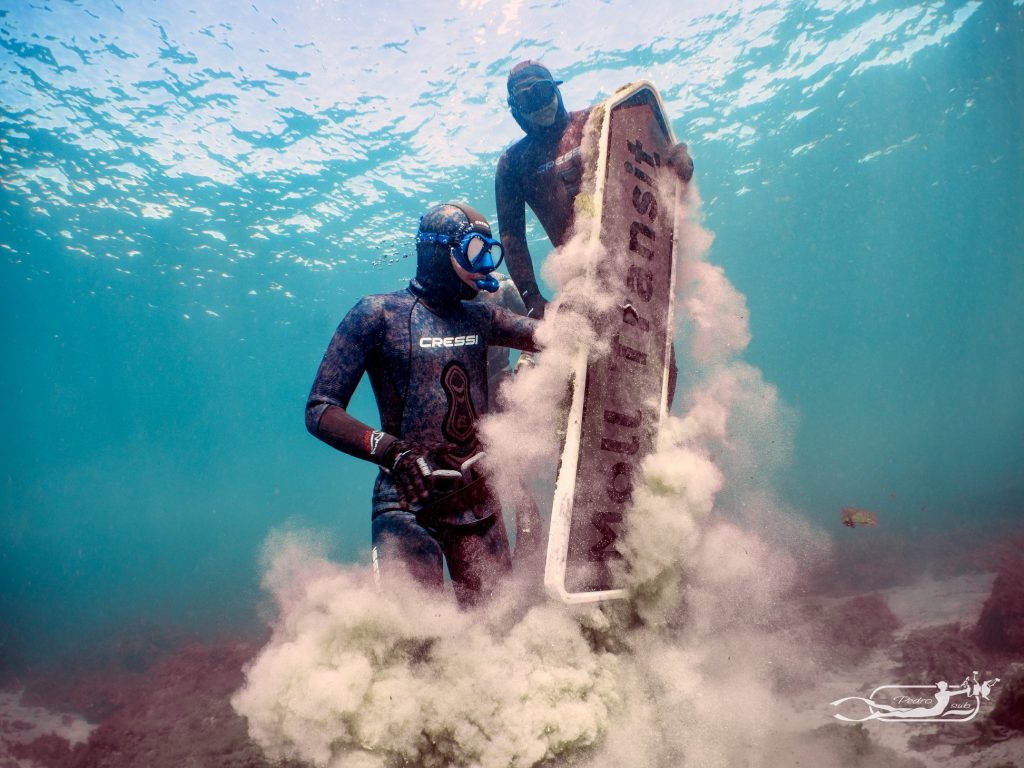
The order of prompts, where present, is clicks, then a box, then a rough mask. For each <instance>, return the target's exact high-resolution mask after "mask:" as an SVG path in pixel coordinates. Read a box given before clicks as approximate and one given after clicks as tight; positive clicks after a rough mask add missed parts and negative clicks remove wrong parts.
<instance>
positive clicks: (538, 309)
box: [519, 283, 548, 320]
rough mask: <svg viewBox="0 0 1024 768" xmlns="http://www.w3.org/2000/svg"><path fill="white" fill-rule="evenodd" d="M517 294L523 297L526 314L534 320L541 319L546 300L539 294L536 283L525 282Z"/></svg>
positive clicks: (546, 304) (546, 303)
mask: <svg viewBox="0 0 1024 768" xmlns="http://www.w3.org/2000/svg"><path fill="white" fill-rule="evenodd" d="M519 295H520V296H522V297H523V304H525V305H526V316H527V317H532V318H533V319H534V320H543V319H544V310H545V309H546V308H547V306H548V300H547V299H545V298H544V297H543V296H542V295H541V293H540V288H538V287H537V284H536V283H527V284H526V285H524V286H523V288H522V290H521V291H519Z"/></svg>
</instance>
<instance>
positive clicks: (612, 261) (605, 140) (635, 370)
mask: <svg viewBox="0 0 1024 768" xmlns="http://www.w3.org/2000/svg"><path fill="white" fill-rule="evenodd" d="M595 114H596V115H598V116H599V119H601V120H602V121H603V124H602V125H601V129H600V130H601V134H600V143H599V152H598V153H597V157H596V158H595V159H596V163H597V168H596V174H594V175H593V176H592V178H594V179H595V188H594V191H593V195H594V221H593V226H594V236H596V237H600V240H601V244H602V245H603V246H604V248H605V249H606V253H607V256H606V258H605V259H604V260H603V261H602V263H601V265H600V266H599V268H598V269H599V276H600V279H601V281H602V283H603V284H604V285H605V287H606V289H607V290H608V291H610V292H612V294H613V295H614V296H615V297H616V305H615V307H614V309H613V310H612V314H611V315H610V316H609V317H607V318H605V319H604V320H605V321H604V322H602V323H601V326H602V328H601V333H602V342H603V343H602V344H601V345H599V346H598V347H597V348H596V349H593V350H585V351H584V352H582V353H581V355H580V357H579V359H578V361H577V365H576V370H575V375H574V379H573V399H572V406H571V408H570V412H569V421H568V425H567V431H566V442H565V447H564V450H563V453H562V460H561V464H560V467H559V473H558V480H557V484H556V486H555V496H554V503H553V508H552V515H551V534H550V538H549V541H548V552H547V565H546V571H545V586H546V588H547V590H548V592H549V593H550V594H551V595H552V596H553V597H556V598H557V599H560V600H562V601H564V602H567V603H584V602H594V601H598V600H607V599H614V598H619V597H624V596H625V590H624V589H623V585H622V584H621V583H620V582H621V574H622V570H621V569H617V568H616V567H614V565H613V564H614V563H615V561H617V560H619V559H620V558H621V555H620V554H619V552H618V549H617V547H616V544H617V542H618V540H619V538H620V536H621V535H622V533H623V531H624V527H625V525H626V517H627V515H628V514H629V511H630V509H631V507H632V502H633V489H634V487H635V486H636V485H637V483H638V482H639V481H640V464H641V462H642V461H643V459H644V457H645V456H647V455H648V454H649V453H651V452H652V451H653V450H654V449H655V446H656V443H657V438H658V430H659V427H660V424H661V421H662V419H663V418H664V415H665V410H666V399H667V395H668V367H669V355H670V353H671V344H672V330H671V329H672V296H673V293H674V284H673V278H674V272H673V248H672V231H673V217H674V201H673V200H669V199H662V198H661V194H662V193H661V191H660V190H661V189H674V185H672V184H664V185H662V186H659V184H660V182H661V179H662V178H663V177H664V176H666V175H667V174H670V173H672V171H671V170H670V169H669V168H668V167H667V165H666V160H667V153H668V150H669V149H670V148H671V147H672V146H673V145H674V144H675V138H674V136H673V133H672V128H671V126H670V125H669V123H668V121H667V120H666V119H665V116H664V110H663V109H662V105H661V100H660V98H659V96H658V93H657V91H656V90H655V89H654V86H652V85H651V84H649V83H635V84H633V85H630V86H627V87H626V88H623V89H621V90H620V91H619V92H618V93H617V94H616V95H615V96H613V97H612V98H611V99H609V100H608V101H606V102H605V103H604V105H603V108H602V107H598V108H596V109H595ZM598 350H601V351H598Z"/></svg>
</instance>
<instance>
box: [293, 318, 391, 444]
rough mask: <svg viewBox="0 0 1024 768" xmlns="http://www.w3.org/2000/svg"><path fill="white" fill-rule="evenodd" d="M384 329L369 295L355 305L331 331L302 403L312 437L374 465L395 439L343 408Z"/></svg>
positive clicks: (346, 405)
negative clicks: (331, 336)
mask: <svg viewBox="0 0 1024 768" xmlns="http://www.w3.org/2000/svg"><path fill="white" fill-rule="evenodd" d="M382 329H383V315H382V313H381V312H380V311H379V309H378V308H376V307H375V305H374V304H373V302H372V301H371V300H370V299H369V298H366V299H363V300H362V301H360V302H359V303H358V304H356V306H355V307H353V308H352V310H351V311H350V312H349V313H348V314H347V315H345V319H344V320H342V321H341V323H340V324H339V325H338V329H337V330H336V331H335V332H334V337H333V338H332V339H331V343H330V345H329V346H328V347H327V351H326V352H325V353H324V357H323V360H322V361H321V362H320V368H319V369H318V370H317V373H316V379H314V381H313V387H312V389H311V390H310V392H309V398H308V400H307V401H306V429H308V430H309V432H310V433H311V434H312V435H313V436H314V437H317V438H319V439H320V440H323V441H324V442H325V443H327V444H328V445H330V446H332V447H334V448H337V449H338V450H339V451H343V452H344V453H347V454H349V455H350V456H355V457H357V458H360V459H366V460H367V461H372V462H375V463H377V464H379V463H380V462H381V460H382V457H383V455H384V453H385V451H386V450H387V448H388V447H389V446H390V445H391V443H393V442H394V440H395V438H394V437H393V436H391V435H387V434H385V433H384V432H382V431H380V430H375V429H372V428H370V427H369V426H368V425H366V424H364V423H363V422H361V421H359V419H357V418H355V417H354V416H352V415H351V414H349V413H348V411H347V410H346V409H347V408H348V404H349V400H351V399H352V393H353V392H355V389H356V385H358V384H359V380H360V379H361V378H362V376H363V373H364V372H365V371H366V360H367V357H368V356H369V355H370V354H371V352H372V351H373V350H374V348H375V347H377V346H378V345H379V343H380V334H381V333H382Z"/></svg>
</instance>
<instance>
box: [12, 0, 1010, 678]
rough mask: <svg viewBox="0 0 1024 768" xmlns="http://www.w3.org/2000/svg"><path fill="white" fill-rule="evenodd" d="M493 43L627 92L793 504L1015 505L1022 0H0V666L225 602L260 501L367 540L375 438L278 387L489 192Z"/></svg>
mask: <svg viewBox="0 0 1024 768" xmlns="http://www.w3.org/2000/svg"><path fill="white" fill-rule="evenodd" d="M524 58H538V59H541V60H542V61H543V62H544V63H545V64H547V65H548V66H549V67H550V68H551V69H552V70H553V71H554V72H555V74H556V76H557V77H558V78H560V79H562V80H564V86H563V94H564V97H565V101H566V104H567V106H568V107H569V108H570V109H573V108H582V107H584V106H586V105H588V104H591V103H593V102H595V101H597V100H599V99H601V98H604V97H607V96H608V95H610V94H611V93H612V92H613V91H614V90H615V89H616V88H618V87H619V86H620V85H623V84H625V83H627V82H630V81H633V80H637V79H647V80H650V81H652V82H654V83H655V85H656V86H657V87H658V88H659V89H660V91H661V94H662V97H663V99H664V102H665V105H666V108H667V111H668V113H669V115H670V116H671V118H672V123H673V127H674V130H675V132H676V134H677V136H678V137H679V138H680V139H682V140H685V141H686V142H687V143H688V144H689V146H690V150H691V153H692V155H693V158H694V161H695V165H696V175H695V180H696V184H697V186H698V188H699V190H700V194H701V197H702V198H703V201H704V203H703V215H704V221H703V223H704V226H705V227H706V228H707V229H708V230H710V231H711V232H713V233H714V235H715V241H714V244H713V246H712V248H711V251H710V253H709V254H708V259H709V260H710V261H711V262H712V263H714V264H717V265H719V266H721V267H722V268H723V269H724V270H725V274H726V275H727V276H728V278H729V280H731V282H732V283H733V285H734V286H735V287H736V288H737V289H738V290H739V291H740V292H742V293H743V294H744V295H745V296H746V306H747V309H748V310H749V318H746V319H747V320H748V321H749V325H750V330H751V334H752V341H751V343H750V346H749V348H748V349H747V350H746V352H745V354H744V359H745V360H746V361H748V362H749V363H750V364H752V365H754V366H756V367H757V368H759V369H760V370H761V372H762V375H763V376H764V378H765V380H766V381H768V382H769V383H771V384H772V385H774V386H775V387H777V390H778V394H779V397H780V399H781V401H782V403H783V404H784V406H785V409H786V413H787V418H788V419H789V420H790V421H791V423H792V427H793V429H794V432H793V435H794V439H793V444H792V448H791V450H789V449H786V455H785V456H783V457H781V458H782V459H783V460H782V461H778V462H777V460H778V458H779V457H774V458H773V459H772V461H773V462H777V463H778V464H779V466H780V467H781V468H780V469H779V470H778V471H777V472H776V473H775V475H774V477H773V482H775V483H776V484H777V486H778V490H779V493H780V495H781V498H783V499H784V500H785V502H786V504H788V505H789V506H790V507H791V508H792V509H793V510H794V513H795V514H796V515H798V516H800V517H802V518H804V519H806V520H807V521H808V522H809V523H810V524H811V525H813V526H815V527H818V528H821V529H823V530H826V531H828V532H829V533H833V534H834V535H836V536H839V535H846V534H847V533H848V531H847V530H846V529H843V528H842V527H841V526H840V525H839V514H840V509H842V508H843V507H857V508H863V509H868V510H871V511H874V512H875V513H876V515H877V518H878V520H879V527H878V530H879V531H883V532H885V534H886V535H887V536H902V537H904V538H905V539H907V540H911V541H912V540H914V538H915V537H919V536H922V535H924V534H929V535H934V534H936V533H938V534H940V535H941V534H942V532H943V531H946V530H950V531H953V530H956V531H957V533H956V536H958V537H959V539H958V541H960V542H961V543H962V545H963V546H964V547H967V546H970V545H971V543H972V541H973V540H974V539H975V538H977V539H979V540H980V539H982V538H984V537H985V536H988V535H989V534H990V532H991V531H992V530H993V529H994V528H996V527H998V525H1001V524H1003V523H1004V522H1005V521H1007V520H1009V521H1013V520H1019V519H1020V517H1021V514H1022V512H1024V504H1022V499H1024V461H1022V460H1024V343H1022V341H1021V339H1022V334H1024V215H1022V212H1024V3H1022V2H1020V1H1019V0H1016V1H1011V0H982V1H981V2H976V1H965V0H949V1H948V2H919V3H909V2H891V1H877V2H876V1H872V0H818V1H817V2H796V1H793V2H786V1H785V0H775V1H773V2H757V1H756V0H747V1H746V2H726V1H725V0H722V1H721V2H716V1H713V0H701V1H700V2H678V1H674V2H669V1H668V0H654V1H652V2H589V1H587V0H557V1H555V0H538V1H537V2H530V3H525V2H521V0H505V1H503V2H496V1H492V2H488V1H487V0H461V1H460V2H452V1H451V0H444V1H441V2H430V3H427V2H401V1H399V2H387V3H382V2H363V1H362V0H352V1H350V0H344V1H342V0H338V1H337V2H323V1H319V0H306V1H305V2H289V1H287V0H255V2H251V3H250V2H246V3H235V2H224V1H223V0H212V1H211V0H207V1H205V2H202V3H199V2H173V3H172V2H154V1H146V0H116V1H115V0H67V1H65V0H0V318H2V323H3V325H2V330H0V345H2V353H0V360H2V361H3V362H2V370H3V373H2V374H0V436H2V437H0V452H2V453H0V671H2V672H5V673H6V672H16V671H17V670H18V669H20V668H21V667H23V666H25V665H28V664H31V663H35V662H39V661H42V660H46V659H54V658H58V657H60V656H61V655H62V654H65V653H68V652H70V651H72V650H74V649H75V648H80V647H83V646H87V645H90V644H94V645H103V644H104V643H110V642H113V639H114V638H118V637H122V636H124V635H125V634H126V633H127V634H130V633H131V632H133V631H137V630H138V629H139V628H140V627H145V626H161V627H166V626H172V627H179V628H181V629H182V630H183V631H189V632H198V633H200V634H201V635H205V636H209V637H214V636H218V635H230V634H231V633H232V632H234V631H236V629H237V628H238V627H246V626H250V625H252V624H257V623H259V621H260V617H261V611H262V610H263V609H264V607H265V600H264V598H263V597H261V592H260V577H261V570H262V565H261V560H260V558H261V548H262V545H263V542H264V541H265V539H266V537H267V536H268V534H269V532H271V531H273V530H282V529H284V530H288V529H310V528H311V529H314V530H318V531H320V532H322V535H323V536H324V537H326V538H327V540H328V541H329V550H330V554H331V556H332V558H333V559H335V560H337V561H342V562H367V561H368V542H369V518H370V516H369V492H370V483H371V481H372V477H373V470H372V468H371V467H369V466H368V465H364V464H361V463H360V462H357V461H355V460H351V459H348V458H347V457H344V456H342V455H341V454H339V453H337V452H335V451H333V450H331V449H330V448H328V447H326V446H325V445H323V444H322V443H320V442H318V441H316V440H314V439H313V438H312V437H311V436H310V435H309V434H308V433H307V432H306V430H305V426H304V422H303V410H304V404H305V398H306V395H307V392H308V389H309V386H310V384H311V382H312V378H313V375H314V373H315V371H316V367H317V365H318V363H319V360H320V357H321V355H322V353H323V351H324V348H325V347H326V345H327V342H328V341H329V339H330V337H331V334H332V333H333V330H334V327H335V325H336V324H337V322H338V321H339V320H340V318H341V317H342V316H343V315H344V313H345V312H346V311H347V310H348V309H349V308H350V307H351V305H352V304H353V303H354V302H355V301H356V300H357V299H358V298H359V297H361V296H362V295H364V294H367V293H377V292H383V291H389V290H394V289H396V288H399V287H401V286H402V285H403V284H404V283H405V281H406V280H407V279H408V278H409V276H410V274H411V273H412V271H413V268H414V259H410V258H409V255H410V254H411V253H413V240H412V236H413V233H414V231H415V228H416V226H417V218H418V216H419V214H420V213H422V212H423V211H424V210H425V209H426V208H427V207H428V206H430V205H432V204H434V203H437V202H443V201H445V200H449V199H461V200H464V201H467V202H469V203H470V204H472V205H474V206H475V207H477V208H479V209H480V210H481V211H483V212H484V213H485V214H486V215H488V216H489V217H490V218H491V221H492V222H495V221H496V216H495V215H494V213H495V203H494V187H493V177H494V169H495V164H496V161H497V158H498V156H499V154H500V152H501V151H502V150H503V149H504V148H505V147H506V146H508V145H509V144H510V143H511V142H513V141H515V140H517V139H518V138H519V136H520V135H521V132H520V130H519V128H518V127H517V126H516V124H515V122H514V121H513V120H512V118H511V116H510V115H509V113H508V110H507V108H506V105H505V77H506V75H507V73H508V71H509V69H510V68H511V67H512V66H513V65H514V64H515V63H516V62H517V61H519V60H521V59H524ZM530 227H531V228H530V245H531V249H532V250H533V253H534V259H535V262H537V263H539V262H540V261H541V260H542V259H543V258H544V256H545V255H546V254H547V252H548V250H549V246H548V245H547V242H546V240H545V238H544V236H543V232H542V231H541V229H540V227H539V226H538V225H537V224H536V222H535V221H531V224H530ZM683 375H684V378H685V375H686V374H685V371H684V374H683ZM680 407H682V406H680ZM352 408H353V410H354V412H355V413H356V414H357V415H359V416H361V417H362V418H363V419H365V420H367V421H369V422H371V423H376V421H375V408H374V404H373V400H372V395H371V393H370V392H369V388H368V387H367V386H365V385H364V386H363V387H361V389H360V391H359V392H358V393H357V395H356V397H355V400H354V401H353V406H352ZM726 490H727V489H726ZM857 533H858V534H859V533H860V532H859V531H858V532H857ZM951 535H952V534H951Z"/></svg>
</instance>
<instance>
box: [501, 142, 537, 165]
mask: <svg viewBox="0 0 1024 768" xmlns="http://www.w3.org/2000/svg"><path fill="white" fill-rule="evenodd" d="M530 145H531V142H530V137H529V136H522V137H520V138H518V139H516V141H514V142H512V143H511V144H510V145H509V146H507V147H505V151H504V152H502V153H501V156H500V157H499V158H498V170H499V171H501V170H503V169H511V168H515V167H516V160H517V159H518V158H520V157H522V156H523V155H524V154H525V153H526V152H528V151H529V149H530Z"/></svg>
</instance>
